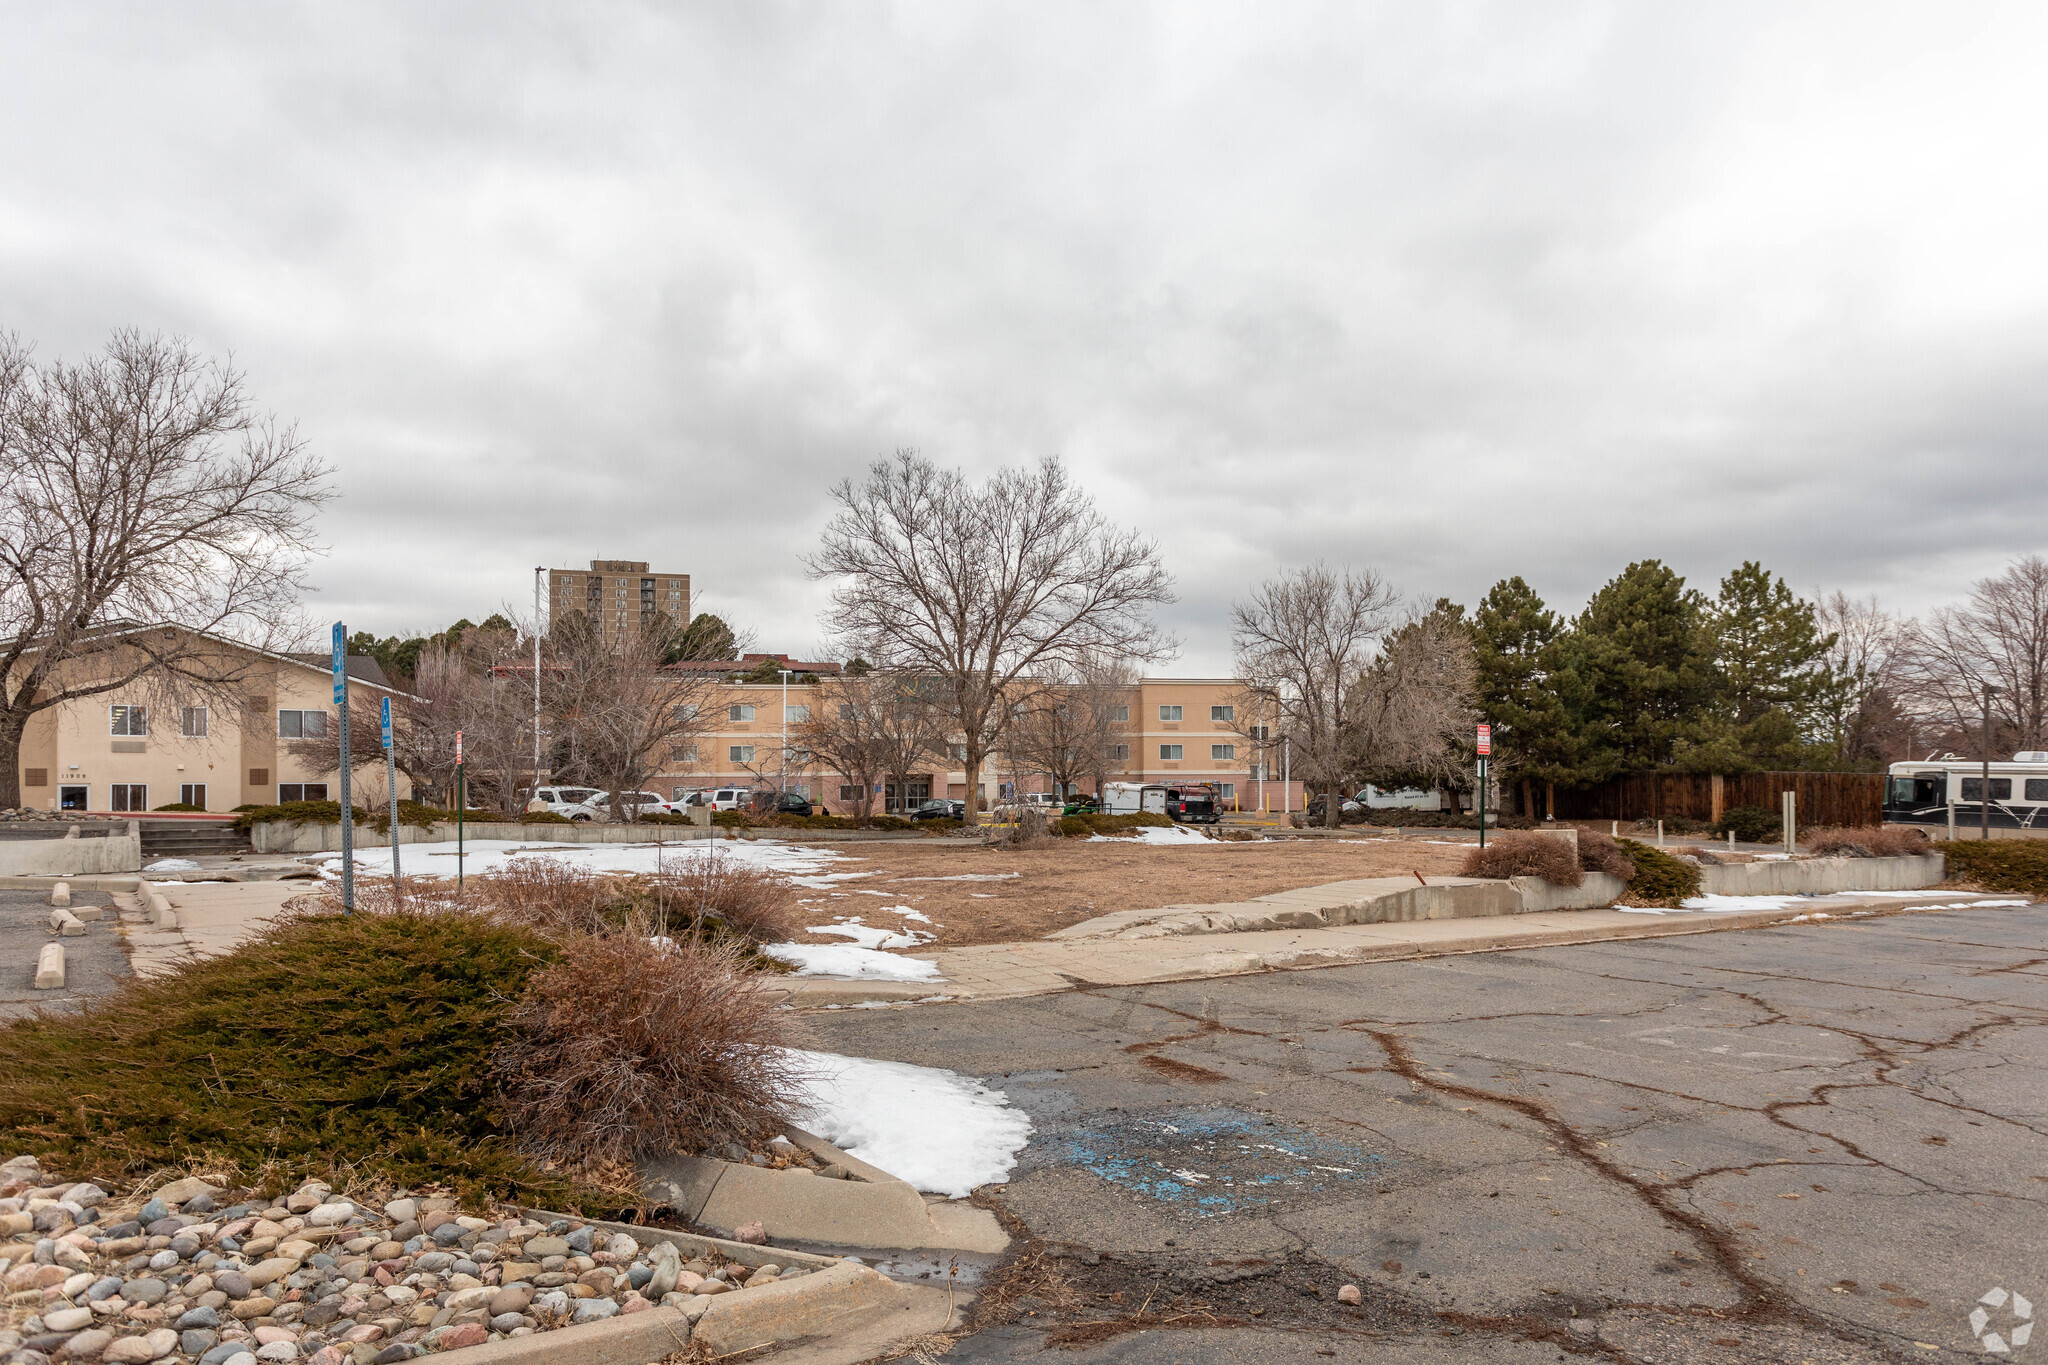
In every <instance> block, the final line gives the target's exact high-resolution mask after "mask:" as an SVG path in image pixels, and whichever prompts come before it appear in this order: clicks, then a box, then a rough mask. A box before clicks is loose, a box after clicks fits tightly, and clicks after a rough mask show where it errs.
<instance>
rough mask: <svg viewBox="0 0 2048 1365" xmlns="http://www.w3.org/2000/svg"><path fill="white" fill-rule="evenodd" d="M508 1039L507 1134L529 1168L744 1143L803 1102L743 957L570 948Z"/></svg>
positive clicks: (630, 941) (518, 1014) (681, 950)
mask: <svg viewBox="0 0 2048 1365" xmlns="http://www.w3.org/2000/svg"><path fill="white" fill-rule="evenodd" d="M507 1027H508V1029H509V1033H510V1036H509V1038H508V1040H507V1042H506V1043H505V1045H504V1047H503V1048H501V1049H500V1051H499V1053H498V1058H497V1063H496V1075H497V1078H498V1082H499V1085H500V1088H501V1093H502V1097H503V1108H504V1114H505V1118H506V1121H507V1123H508V1125H509V1126H510V1127H511V1129H512V1131H513V1133H514V1134H515V1135H516V1136H517V1138H518V1141H519V1143H520V1146H521V1147H522V1149H523V1150H525V1151H526V1152H528V1153H530V1154H531V1155H532V1156H534V1157H536V1158H541V1159H545V1160H552V1161H557V1162H562V1163H565V1164H574V1165H575V1166H577V1167H579V1168H585V1167H590V1166H592V1165H595V1164H597V1163H602V1162H614V1161H630V1160H632V1159H633V1158H634V1157H637V1156H641V1155H646V1154H651V1153H657V1152H673V1151H683V1152H695V1151H701V1150H702V1149H703V1148H705V1147H708V1146H712V1145H715V1144H717V1143H721V1142H733V1141H745V1140H746V1139H747V1138H748V1137H750V1136H751V1135H752V1134H753V1133H754V1132H755V1130H757V1129H758V1128H759V1127H761V1126H762V1125H763V1124H765V1123H769V1122H774V1121H777V1120H779V1119H780V1118H781V1117H782V1116H783V1115H785V1114H787V1113H788V1112H789V1109H790V1105H791V1102H792V1099H793V1098H794V1096H795V1094H796V1093H797V1075H796V1063H795V1062H793V1061H792V1060H791V1059H790V1056H789V1054H788V1053H787V1052H785V1051H784V1050H783V1043H784V1028H783V1020H782V1016H781V1015H780V1014H779V1013H778V1011H777V1009H776V1004H775V999H774V997H772V996H770V995H767V994H764V993H763V991H762V990H761V988H760V985H759V982H758V979H757V978H756V977H754V976H753V975H751V974H749V973H748V972H746V971H745V970H743V968H742V967H741V964H740V960H739V953H738V950H737V949H735V948H730V947H720V946H715V945H710V944H704V943H700V942H696V941H692V940H688V939H685V940H681V941H678V942H671V943H668V944H666V945H665V946H664V945H659V944H656V943H652V942H650V941H649V940H648V939H647V938H645V937H643V936H641V935H639V934H627V933H617V934H606V935H600V936H591V937H583V938H576V939H572V940H570V941H569V942H567V943H566V944H565V945H564V946H563V951H562V957H561V960H560V961H559V962H557V963H556V964H554V965H552V966H549V967H546V968H543V969H541V970H539V971H536V972H535V973H534V974H533V976H532V977H531V978H530V980H529V981H528V984H527V990H526V995H525V998H524V999H522V1000H521V1001H520V1003H519V1004H518V1005H517V1006H516V1007H515V1008H514V1010H513V1011H512V1014H511V1017H510V1018H509V1019H508V1021H507Z"/></svg>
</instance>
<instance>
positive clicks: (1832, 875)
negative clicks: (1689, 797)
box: [1700, 853, 1946, 896]
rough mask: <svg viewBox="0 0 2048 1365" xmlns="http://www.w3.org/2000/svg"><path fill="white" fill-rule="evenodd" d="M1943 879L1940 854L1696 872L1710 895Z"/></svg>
mask: <svg viewBox="0 0 2048 1365" xmlns="http://www.w3.org/2000/svg"><path fill="white" fill-rule="evenodd" d="M1945 875H1946V859H1944V858H1943V857H1942V856H1941V855H1940V854H1939V853H1920V854H1915V855H1913V856H1911V857H1905V858H1807V859H1803V860H1801V861H1798V862H1789V861H1788V862H1769V863H1722V864H1720V865H1719V866H1715V867H1703V868H1701V869H1700V890H1702V891H1704V892H1706V893H1707V894H1708V895H1710V896H1799V895H1822V896H1824V895H1827V894H1829V893H1831V892H1835V891H1921V890H1924V889H1926V888H1927V887H1930V886H1932V885H1934V884H1935V883H1936V882H1938V881H1940V880H1941V879H1942V877H1943V876H1945Z"/></svg>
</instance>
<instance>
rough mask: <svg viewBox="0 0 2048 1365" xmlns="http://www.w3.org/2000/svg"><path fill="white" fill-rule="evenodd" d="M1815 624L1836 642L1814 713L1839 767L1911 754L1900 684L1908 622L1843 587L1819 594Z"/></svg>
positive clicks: (1875, 763) (1877, 765)
mask: <svg viewBox="0 0 2048 1365" xmlns="http://www.w3.org/2000/svg"><path fill="white" fill-rule="evenodd" d="M1814 622H1815V625H1816V626H1817V627H1818V629H1819V630H1820V631H1822V632H1823V633H1825V634H1826V635H1828V636H1830V637H1832V638H1833V640H1834V644H1832V645H1831V646H1829V648H1828V653H1827V660H1826V667H1825V673H1824V682H1823V684H1822V686H1821V687H1820V688H1819V689H1818V697H1817V702H1816V706H1815V712H1816V716H1817V719H1818V721H1819V723H1820V727H1821V729H1822V731H1823V733H1824V737H1825V738H1826V739H1827V741H1828V742H1829V743H1830V744H1831V745H1832V746H1833V747H1834V751H1835V764H1836V766H1837V767H1840V768H1843V769H1859V768H1880V767H1883V766H1884V764H1885V763H1886V761H1887V760H1888V758H1889V756H1890V755H1891V754H1893V753H1897V754H1898V755H1899V756H1900V757H1903V758H1911V757H1912V752H1911V750H1912V744H1911V728H1910V718H1909V717H1908V716H1907V715H1906V714H1905V713H1904V712H1903V711H1902V710H1901V698H1900V688H1899V683H1900V674H1901V668H1902V665H1903V663H1904V658H1903V655H1902V653H1901V646H1902V645H1903V644H1904V643H1905V636H1904V632H1905V622H1903V621H1901V620H1900V619H1899V618H1898V617H1897V616H1895V615H1893V614H1892V613H1891V612H1888V611H1886V610H1885V609H1884V608H1883V607H1882V606H1880V605H1879V604H1878V600H1877V598H1876V596H1875V595H1872V596H1870V597H1865V598H1854V597H1850V596H1849V595H1848V594H1847V593H1845V592H1842V591H1840V590H1839V589H1837V590H1836V591H1834V592H1832V593H1822V594H1817V595H1816V599H1815V602H1814Z"/></svg>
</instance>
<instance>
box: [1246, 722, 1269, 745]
mask: <svg viewBox="0 0 2048 1365" xmlns="http://www.w3.org/2000/svg"><path fill="white" fill-rule="evenodd" d="M1251 737H1252V739H1253V741H1254V742H1255V743H1259V744H1264V743H1265V742H1266V741H1267V740H1269V739H1271V738H1272V737H1273V727H1272V726H1270V725H1254V726H1253V727H1252V728H1251Z"/></svg>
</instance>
